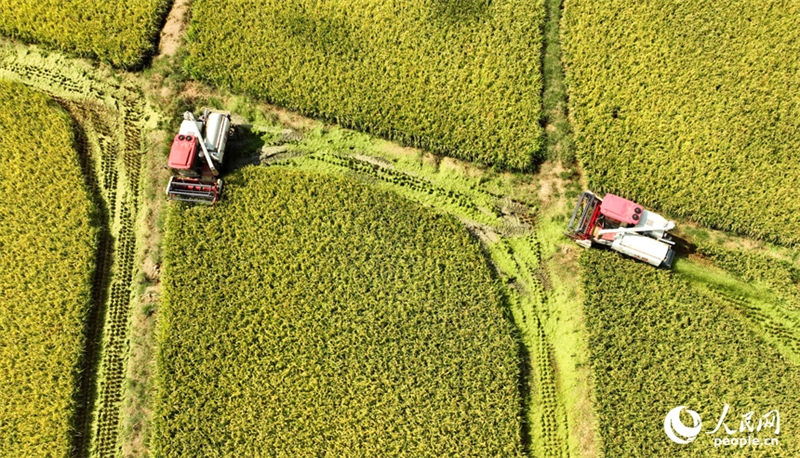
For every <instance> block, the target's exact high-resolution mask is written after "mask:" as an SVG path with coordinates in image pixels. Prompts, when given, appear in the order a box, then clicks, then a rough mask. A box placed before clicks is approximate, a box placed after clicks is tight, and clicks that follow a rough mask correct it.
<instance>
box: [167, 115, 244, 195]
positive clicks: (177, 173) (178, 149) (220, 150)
mask: <svg viewBox="0 0 800 458" xmlns="http://www.w3.org/2000/svg"><path fill="white" fill-rule="evenodd" d="M231 131H232V126H231V116H230V115H229V114H227V113H221V112H217V111H209V110H205V112H204V113H203V116H201V117H200V118H198V119H195V118H194V116H193V115H192V113H190V112H188V111H187V112H185V113H184V114H183V122H181V127H180V130H179V131H178V134H177V135H176V136H175V140H173V142H172V148H171V149H170V151H169V159H168V160H167V168H169V170H170V171H171V172H172V176H171V177H170V178H169V183H168V184H167V197H168V198H169V200H180V201H184V202H196V203H204V204H211V205H213V204H215V203H217V201H218V200H219V199H220V196H221V195H222V179H221V178H219V168H220V166H222V161H223V159H224V157H225V145H226V144H227V142H228V137H229V136H230V134H231Z"/></svg>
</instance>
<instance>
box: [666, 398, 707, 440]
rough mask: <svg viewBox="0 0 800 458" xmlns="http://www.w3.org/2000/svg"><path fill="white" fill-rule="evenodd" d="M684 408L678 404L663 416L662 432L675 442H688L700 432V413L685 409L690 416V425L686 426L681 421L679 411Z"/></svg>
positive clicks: (684, 407)
mask: <svg viewBox="0 0 800 458" xmlns="http://www.w3.org/2000/svg"><path fill="white" fill-rule="evenodd" d="M683 409H686V406H678V407H675V408H674V409H672V410H670V411H669V413H668V414H667V416H666V418H664V432H665V433H667V437H669V439H670V440H671V441H672V442H675V443H676V444H688V443H689V442H691V441H693V440H695V438H697V435H698V434H700V428H702V426H703V422H702V421H700V414H698V413H697V412H695V411H694V410H689V409H686V413H688V414H689V416H690V417H692V423H693V424H692V426H686V425H684V424H683V422H682V421H681V411H683Z"/></svg>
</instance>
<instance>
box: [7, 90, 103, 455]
mask: <svg viewBox="0 0 800 458" xmlns="http://www.w3.org/2000/svg"><path fill="white" fill-rule="evenodd" d="M0 135H1V136H2V143H3V145H4V147H3V150H2V152H0V183H2V185H1V186H0V250H1V251H2V253H3V255H2V256H0V292H1V293H0V406H2V407H1V408H0V410H2V414H0V455H2V456H9V457H33V456H52V457H67V456H70V451H71V448H72V426H73V425H72V423H71V420H72V415H73V412H74V408H75V402H74V398H73V396H74V395H75V393H76V388H77V387H76V380H77V371H78V367H79V364H80V358H81V350H82V348H83V341H84V321H85V317H86V314H87V311H88V308H89V306H90V299H91V284H92V277H93V271H94V255H95V245H96V229H95V227H93V225H92V221H93V214H94V208H93V206H92V204H91V203H90V199H89V196H88V194H87V191H86V187H85V185H84V182H83V178H82V177H81V166H80V162H79V158H78V155H77V153H76V150H75V142H74V139H73V133H72V124H71V122H70V119H69V117H68V116H67V114H66V113H65V112H64V111H63V110H62V109H61V108H60V107H59V106H58V105H56V104H55V102H53V100H51V99H50V98H48V97H47V96H45V95H43V94H41V93H38V92H34V91H32V90H30V89H28V88H26V87H25V86H23V85H21V84H17V83H9V82H5V81H2V80H0Z"/></svg>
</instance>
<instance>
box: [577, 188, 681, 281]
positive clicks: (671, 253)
mask: <svg viewBox="0 0 800 458" xmlns="http://www.w3.org/2000/svg"><path fill="white" fill-rule="evenodd" d="M674 227H675V223H674V222H672V221H667V219H666V218H664V217H663V216H661V215H659V214H656V213H653V212H651V211H648V210H645V209H644V208H642V206H641V205H638V204H636V203H635V202H631V201H630V200H627V199H623V198H622V197H619V196H615V195H614V194H606V195H605V197H603V198H602V199H601V198H599V197H597V196H596V195H595V194H594V193H592V192H591V191H584V192H583V194H581V196H580V198H579V199H578V203H577V204H576V205H575V210H574V211H573V212H572V217H571V218H570V220H569V225H568V226H567V232H566V233H565V235H566V236H567V237H569V238H571V239H572V240H574V241H575V242H576V243H577V244H578V245H581V246H582V247H584V248H591V247H592V245H599V246H606V247H608V248H610V249H612V250H614V251H618V252H620V253H622V254H624V255H626V256H630V257H632V258H636V259H638V260H640V261H644V262H646V263H648V264H651V265H653V266H656V267H665V268H667V269H669V268H671V267H672V261H673V260H674V258H675V250H674V249H673V245H675V243H674V242H673V241H672V240H671V239H670V237H669V234H668V233H667V232H668V231H670V230H671V229H673V228H674Z"/></svg>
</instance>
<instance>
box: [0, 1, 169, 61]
mask: <svg viewBox="0 0 800 458" xmlns="http://www.w3.org/2000/svg"><path fill="white" fill-rule="evenodd" d="M170 4H171V2H170V1H168V0H132V1H131V0H129V1H122V0H103V1H91V0H71V1H68V2H65V1H61V0H37V1H35V2H31V1H28V0H0V33H2V34H3V35H7V36H10V37H14V38H19V39H21V40H24V41H32V42H37V43H43V44H46V45H49V46H52V47H55V48H58V49H61V50H63V51H67V52H69V53H75V54H79V55H82V56H91V57H97V58H99V59H102V60H104V61H107V62H110V63H111V64H112V65H115V66H117V67H135V66H137V65H139V64H140V63H141V62H142V59H143V58H144V57H145V55H146V54H148V53H151V52H153V50H154V46H155V42H156V39H157V38H158V34H159V29H160V25H161V21H162V19H163V17H164V14H165V13H166V11H167V7H168V6H169V5H170Z"/></svg>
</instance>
